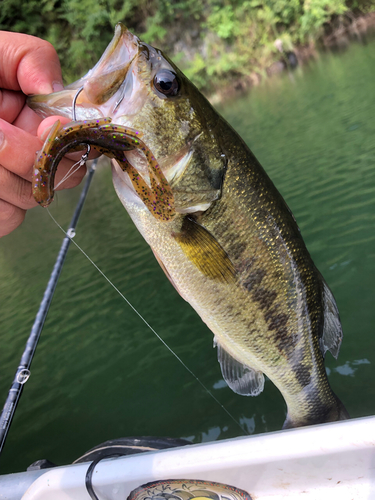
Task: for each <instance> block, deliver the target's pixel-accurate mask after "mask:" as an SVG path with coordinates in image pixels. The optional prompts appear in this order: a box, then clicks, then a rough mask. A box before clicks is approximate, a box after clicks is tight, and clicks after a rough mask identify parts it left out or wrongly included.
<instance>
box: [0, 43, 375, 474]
mask: <svg viewBox="0 0 375 500" xmlns="http://www.w3.org/2000/svg"><path fill="white" fill-rule="evenodd" d="M374 54H375V44H374V43H373V42H372V43H369V44H368V45H366V46H358V45H352V46H350V47H349V49H348V50H347V51H346V52H345V53H344V54H342V55H340V56H334V55H328V54H327V55H323V56H322V57H320V58H319V59H318V60H316V61H314V62H312V63H311V64H309V66H308V67H306V68H304V69H297V71H296V72H295V73H294V78H293V80H291V79H289V78H288V76H287V75H285V76H284V77H280V78H277V79H276V78H274V79H272V80H271V81H268V82H266V83H265V84H264V85H262V86H260V87H258V88H255V89H254V90H253V91H252V92H251V94H249V95H248V96H246V97H243V98H241V99H238V100H237V101H231V103H230V106H228V107H227V108H225V107H224V108H223V109H222V112H223V114H224V116H225V117H226V118H227V120H228V121H229V122H230V123H231V124H232V125H233V126H234V127H235V128H236V129H237V130H238V131H239V133H240V134H241V135H242V137H243V138H244V140H245V141H246V142H247V143H248V144H249V146H250V147H251V148H252V150H253V152H254V153H255V155H256V156H257V157H258V158H259V160H260V161H261V163H262V164H263V166H264V167H265V169H266V170H267V172H268V173H269V175H270V176H271V178H272V180H273V181H274V183H275V184H276V186H277V188H278V189H279V190H280V191H281V193H282V195H283V196H284V198H285V199H286V201H287V203H288V204H289V206H290V207H291V209H292V211H293V212H294V215H295V216H296V219H297V221H298V223H299V226H300V228H301V230H302V234H303V236H304V238H305V241H306V244H307V247H308V249H309V251H310V253H311V254H312V257H313V259H314V261H315V263H316V264H317V266H318V268H319V269H320V271H321V272H322V274H323V275H324V277H325V279H326V280H327V282H328V284H329V286H330V287H331V289H332V290H333V292H334V294H335V297H336V300H337V303H338V306H339V310H340V313H341V318H342V323H343V329H344V342H343V345H342V349H341V353H340V356H339V359H338V361H335V360H334V359H333V358H332V357H330V355H327V359H326V366H327V371H328V373H329V378H330V382H331V384H332V387H333V389H334V391H335V392H336V393H337V394H338V395H339V396H340V398H341V399H342V400H343V402H344V403H345V405H346V406H347V408H348V410H349V412H350V414H351V415H352V416H353V417H356V416H364V415H369V414H374V413H375V384H374V380H373V370H371V365H372V364H373V363H374V362H375V337H374V335H373V325H374V323H375V321H374V319H375V318H374V316H375V309H374V307H373V290H374V282H375V250H374V240H375V231H374V228H375V196H374V195H375V168H374V163H375V141H374V137H375V122H374V119H373V117H374V116H375V98H374V93H373V82H374V80H375V55H374ZM78 196H79V193H78V190H74V191H70V192H65V193H62V194H59V195H58V199H57V201H56V202H55V203H54V205H53V207H52V208H51V211H52V213H53V214H54V216H55V217H56V218H57V219H58V221H59V222H60V224H62V225H63V226H64V227H66V225H67V224H68V222H69V220H70V217H71V214H72V211H73V209H74V206H75V203H76V201H77V198H78ZM61 240H62V234H61V233H60V230H59V229H58V228H57V227H56V226H55V225H54V223H53V221H52V220H51V219H50V217H49V216H48V214H47V213H46V212H45V211H43V210H42V209H40V208H38V209H35V210H32V211H30V213H29V214H28V215H27V218H26V222H25V223H24V224H23V226H22V227H21V228H19V229H18V230H17V231H15V232H14V233H13V234H11V235H10V236H8V237H6V238H4V239H2V240H0V293H1V320H0V321H1V327H0V335H1V349H0V366H1V374H0V397H1V400H2V401H3V400H5V395H6V393H7V390H8V387H9V385H10V382H11V380H12V378H13V375H14V371H15V369H16V366H17V362H18V360H19V357H20V355H21V353H22V350H23V346H24V343H25V340H26V338H27V336H28V333H29V330H30V327H31V325H32V322H33V319H34V316H35V314H36V311H37V309H38V306H39V303H40V300H41V298H42V295H43V291H44V287H45V285H46V283H47V281H48V277H49V274H50V272H51V269H52V266H53V263H54V260H55V256H56V253H57V251H58V249H59V246H60V243H61ZM76 240H77V242H78V244H79V245H81V246H82V248H83V249H84V250H85V251H86V252H87V253H88V254H89V255H90V257H91V258H92V259H93V260H94V261H95V262H96V264H97V265H98V266H99V267H100V268H101V269H102V270H103V272H105V274H106V275H107V276H108V277H109V278H110V279H111V280H112V281H113V282H114V283H115V284H116V286H117V287H118V288H119V289H120V290H121V291H122V292H123V293H124V294H125V296H126V297H127V298H128V299H129V300H130V301H131V302H132V304H133V305H134V306H135V307H136V308H137V309H138V310H139V311H140V313H141V314H142V315H143V316H144V317H145V318H146V319H147V320H148V321H149V322H150V323H151V324H152V326H153V327H154V328H155V330H156V331H157V332H158V333H159V334H160V335H161V336H162V337H163V339H164V340H165V341H166V342H167V343H168V344H169V345H170V347H171V348H172V349H173V350H174V351H175V352H176V353H177V354H178V355H179V356H180V357H181V358H182V359H183V361H184V362H185V363H186V364H187V365H188V366H189V368H190V369H191V370H193V372H194V373H195V374H196V375H197V376H198V377H199V379H200V380H201V381H202V382H203V383H204V384H205V385H206V387H208V389H209V390H211V391H212V392H213V394H214V395H215V397H216V398H217V399H219V400H220V402H221V403H222V404H223V405H224V406H225V407H226V408H228V409H229V410H230V412H231V413H232V414H233V415H234V417H235V418H236V419H237V420H238V421H240V422H241V424H242V425H243V426H244V427H245V428H246V430H247V431H248V432H250V433H260V432H267V431H272V430H277V429H280V428H281V425H282V423H283V421H284V416H285V405H284V401H283V399H282V397H281V395H280V394H279V392H278V391H277V389H276V388H275V387H274V386H273V384H272V383H271V382H269V381H267V382H266V386H265V390H264V392H263V393H262V394H261V395H260V396H258V397H257V398H244V397H241V396H238V395H236V394H234V393H233V392H232V391H231V390H230V389H229V388H228V387H226V386H225V384H224V383H223V381H222V379H221V374H220V368H219V365H218V363H217V361H216V352H215V351H214V350H213V349H212V334H211V332H209V331H208V330H207V328H206V326H205V325H204V324H203V323H202V321H201V320H200V318H199V317H198V316H197V315H196V313H195V312H194V311H193V310H192V309H191V307H190V306H189V305H188V304H187V303H186V302H184V301H183V300H182V299H181V298H180V297H179V296H178V295H177V293H176V292H175V290H174V289H173V287H172V286H171V285H170V284H169V282H168V280H167V279H166V278H165V276H164V274H163V272H162V271H161V269H160V268H159V267H158V264H157V263H156V261H155V259H154V258H153V255H152V252H151V250H150V249H149V248H148V247H147V245H146V244H145V243H144V241H143V240H142V238H141V236H140V235H139V234H138V232H137V230H136V229H135V228H134V226H133V224H132V222H131V221H130V219H129V218H128V216H127V214H126V212H125V211H124V209H123V207H122V205H121V204H120V202H119V200H118V199H117V197H116V195H115V193H114V190H113V187H112V183H111V176H110V170H109V169H108V168H107V167H103V168H102V169H98V171H97V173H96V174H95V177H94V181H93V185H92V188H91V191H90V193H89V197H88V200H87V202H86V206H85V208H84V211H83V213H82V216H81V220H80V222H79V225H78V228H77V236H76ZM31 372H32V376H31V378H30V380H29V381H28V383H27V385H26V388H25V390H24V393H23V396H22V399H21V402H20V405H19V408H18V411H17V413H16V417H15V421H14V423H13V425H12V428H11V431H10V434H9V437H8V441H7V444H6V446H5V450H4V454H3V458H2V467H3V470H2V472H3V473H5V472H15V471H19V470H24V469H25V468H26V467H27V466H28V465H29V464H30V463H31V462H33V461H35V460H37V459H40V458H48V459H50V460H51V461H54V462H55V463H58V464H63V463H69V462H72V461H73V460H74V459H75V458H77V457H78V456H80V455H82V453H84V452H85V451H86V450H88V449H89V448H91V447H93V446H94V445H96V444H98V443H100V442H103V441H105V440H107V439H112V438H117V437H122V436H132V435H133V436H136V435H154V436H171V437H185V438H189V439H191V440H192V441H194V442H201V441H210V440H216V439H224V438H229V437H233V436H237V435H240V430H239V429H238V427H237V425H236V424H235V423H234V422H233V421H232V420H231V419H230V418H229V417H228V415H227V414H226V413H225V412H224V411H223V410H222V408H220V406H218V405H217V404H216V403H215V401H213V400H212V399H211V398H210V397H209V396H208V395H207V393H205V392H204V391H203V389H202V388H201V387H200V386H199V384H198V383H197V382H196V381H195V380H194V379H193V378H192V377H191V375H190V374H189V373H188V372H187V371H186V370H185V369H184V368H183V367H182V366H181V365H180V364H179V363H178V361H177V360H176V359H175V358H174V357H173V356H172V355H171V354H170V353H169V352H168V351H167V350H166V349H165V347H163V346H162V345H161V344H160V342H159V341H158V340H157V339H156V338H155V337H154V336H153V334H152V333H151V332H150V331H149V330H148V329H147V328H146V327H145V326H144V324H143V323H142V322H141V321H140V320H139V318H137V316H136V315H135V314H134V313H133V312H132V311H131V310H130V309H129V307H128V306H127V305H126V304H125V303H124V302H123V300H122V299H121V298H120V297H119V296H118V295H117V294H116V292H115V291H114V290H113V289H112V288H111V287H110V286H109V285H108V284H107V283H106V282H105V280H104V279H103V278H102V277H101V276H100V275H99V274H98V272H97V271H96V270H95V269H94V268H93V267H92V265H91V264H90V263H89V262H88V261H87V260H86V259H85V258H84V256H83V255H82V254H80V253H79V251H78V250H77V249H76V248H75V247H72V248H71V250H70V252H69V255H68V259H67V262H66V265H65V268H64V270H63V272H62V275H61V279H60V283H59V285H58V288H57V291H56V294H55V297H54V299H53V303H52V308H51V311H50V313H49V316H48V318H47V321H46V324H45V328H44V331H43V333H42V337H41V341H40V345H39V347H38V349H37V352H36V356H35V359H34V361H33V364H32V367H31Z"/></svg>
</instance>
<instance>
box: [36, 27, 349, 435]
mask: <svg viewBox="0 0 375 500" xmlns="http://www.w3.org/2000/svg"><path fill="white" fill-rule="evenodd" d="M81 88H82V90H81V91H80V92H79V95H77V92H78V90H79V89H81ZM75 98H76V104H75V112H76V115H77V118H78V119H79V120H100V119H103V118H110V119H111V123H112V124H117V125H119V126H121V127H124V129H126V128H129V129H131V130H132V131H135V130H136V131H140V132H141V133H142V141H143V142H144V144H146V145H147V148H148V150H149V151H152V154H153V155H155V157H156V159H157V162H158V165H159V166H160V169H161V171H162V174H163V176H164V177H165V179H166V181H167V184H166V186H167V188H168V189H170V191H171V193H172V195H173V199H172V197H171V196H169V197H167V199H168V200H169V201H173V207H172V208H170V209H169V212H168V214H169V215H168V217H164V218H160V217H156V216H155V214H154V213H153V211H152V210H151V209H150V206H147V203H146V201H145V198H144V197H143V196H142V195H140V192H139V191H137V189H136V188H135V186H134V182H132V178H131V174H130V173H129V172H130V171H129V168H128V166H127V165H130V166H131V168H134V169H136V171H137V172H138V173H139V174H140V175H141V177H142V179H144V181H145V182H146V184H147V185H148V186H149V188H150V189H153V187H155V185H153V184H152V175H151V170H150V159H149V158H147V157H146V156H145V154H144V152H143V151H142V150H141V149H140V148H137V147H133V146H131V144H130V143H129V137H128V138H127V139H126V140H125V143H124V144H125V145H124V147H123V150H122V151H123V152H122V153H121V155H122V156H121V158H120V157H119V156H118V155H119V154H120V153H118V152H117V153H116V154H112V157H113V158H115V161H114V162H113V181H114V186H115V189H116V192H117V194H118V196H119V198H120V200H121V201H122V203H123V205H124V207H125V208H126V210H127V211H128V213H129V215H130V217H131V218H132V219H133V221H134V223H135V224H136V226H137V228H138V229H139V231H140V232H141V234H142V235H143V237H144V238H145V240H146V241H147V243H148V244H149V245H150V246H151V248H152V250H153V252H154V254H155V257H156V259H157V260H158V262H159V264H160V265H161V267H162V268H163V270H164V271H165V274H166V275H167V277H168V278H169V280H170V281H171V283H172V284H173V285H174V287H175V288H176V290H177V291H178V292H179V293H180V295H181V296H182V297H183V298H184V299H185V300H186V301H188V302H189V303H190V304H191V305H192V307H193V308H194V309H195V310H196V311H197V313H198V314H199V315H200V316H201V318H202V320H203V321H204V322H205V323H206V324H207V325H208V327H209V328H210V329H211V330H212V332H213V334H214V342H215V344H216V346H217V354H218V360H219V363H220V366H221V371H222V374H223V377H224V379H225V380H226V382H227V383H228V385H229V387H231V388H232V389H233V390H234V391H235V392H236V393H238V394H242V395H252V396H256V395H258V394H259V393H260V392H261V391H263V387H264V375H266V376H267V377H269V379H270V380H271V381H272V382H273V383H274V384H275V385H276V386H277V387H278V389H279V390H280V391H281V393H282V395H283V397H284V399H285V401H286V405H287V417H286V421H285V423H284V428H289V427H297V426H303V425H310V424H318V423H322V422H329V421H336V420H342V419H346V418H348V414H347V411H346V410H345V408H344V406H343V405H342V403H341V401H340V400H339V399H338V398H337V397H336V395H335V394H334V393H333V392H332V390H331V388H330V386H329V383H328V379H327V375H326V371H325V367H324V356H325V353H326V351H327V350H329V351H330V352H331V353H332V354H333V356H335V357H337V355H338V352H339V348H340V344H341V340H342V330H341V325H340V319H339V313H338V310H337V306H336V303H335V299H334V297H333V295H332V293H331V291H330V289H329V288H328V286H327V284H326V283H325V281H324V279H323V278H322V276H321V274H320V273H319V271H318V270H317V268H316V267H315V265H314V263H313V261H312V259H311V257H310V254H309V252H308V251H307V249H306V246H305V244H304V241H303V239H302V236H301V233H300V230H299V228H298V226H297V223H296V221H295V219H294V217H293V215H292V213H291V211H290V210H289V208H288V206H287V205H286V203H285V201H284V200H283V198H282V196H281V195H280V193H279V192H278V191H277V189H276V188H275V186H274V185H273V183H272V181H271V180H270V178H269V177H268V175H267V174H266V172H265V171H264V170H263V168H262V166H261V165H260V164H259V162H258V161H257V159H256V158H255V156H254V155H253V154H252V152H251V151H250V150H249V148H248V147H247V146H246V144H245V143H244V142H243V140H242V139H241V138H240V137H239V136H238V135H237V133H236V132H235V131H234V130H233V129H232V128H231V127H230V126H229V125H228V123H227V122H226V121H225V120H224V119H223V118H222V117H221V116H220V115H219V114H218V113H217V112H216V111H215V110H214V109H213V108H212V106H211V105H210V104H209V102H208V101H207V100H206V99H205V98H204V97H203V96H202V95H201V94H200V92H199V91H198V90H197V89H196V88H195V87H194V85H193V84H192V83H191V82H190V81H189V80H188V79H187V78H186V77H185V76H184V75H183V74H182V73H181V71H179V69H178V68H177V67H176V66H175V65H174V64H173V63H172V62H171V61H170V60H169V59H168V58H167V57H166V56H165V55H163V53H162V52H161V51H160V50H158V49H155V48H153V47H151V46H150V45H148V44H146V43H142V42H141V41H140V40H139V39H138V38H137V37H136V36H134V35H132V34H131V33H130V32H129V31H128V30H127V29H126V28H124V26H122V25H121V24H118V25H117V27H116V31H115V36H114V39H113V40H112V42H111V44H110V45H109V46H108V48H107V49H106V51H105V52H104V54H103V56H102V58H101V59H100V61H99V62H98V63H97V65H96V66H95V67H94V68H93V69H92V70H90V71H89V72H88V73H87V75H86V76H84V77H83V78H81V79H80V80H78V81H77V82H75V83H74V84H71V85H69V86H68V87H66V88H65V90H62V91H60V92H57V93H54V94H50V95H47V96H34V97H32V98H30V99H29V105H30V106H31V107H32V108H33V109H34V110H35V111H37V112H38V113H39V114H40V115H42V116H50V115H55V114H58V115H63V116H67V117H69V118H70V117H72V105H73V102H74V99H75ZM71 126H72V128H73V129H74V127H75V125H74V124H71ZM54 134H55V137H56V134H57V138H58V141H60V142H61V143H62V146H63V145H64V144H65V145H66V144H68V143H69V144H73V142H74V141H73V142H69V141H72V139H68V138H66V137H65V136H64V137H65V139H64V137H63V136H59V135H58V131H55V132H54ZM132 134H133V132H132V133H130V138H131V137H133V135H132ZM88 135H89V133H88ZM88 135H87V137H88ZM84 136H85V134H84V133H82V134H81V136H80V140H81V147H82V144H83V143H84ZM101 141H102V142H101V143H100V146H101V148H102V149H101V151H102V152H105V153H106V151H107V152H108V151H111V143H110V137H107V139H106V137H105V134H104V135H103V136H102V137H101ZM78 142H79V141H78ZM120 142H121V141H120ZM76 143H77V140H76V142H75V143H74V144H75V145H76ZM74 144H73V146H74ZM91 144H96V143H95V141H94V140H93V141H92V142H91ZM129 144H130V145H129ZM73 146H72V147H73ZM120 149H121V148H120ZM64 151H65V150H64ZM116 155H117V156H116ZM109 156H111V155H110V154H109ZM122 161H123V164H122V163H121V162H122ZM133 180H134V179H133ZM163 203H164V202H163V201H162V202H161V205H163Z"/></svg>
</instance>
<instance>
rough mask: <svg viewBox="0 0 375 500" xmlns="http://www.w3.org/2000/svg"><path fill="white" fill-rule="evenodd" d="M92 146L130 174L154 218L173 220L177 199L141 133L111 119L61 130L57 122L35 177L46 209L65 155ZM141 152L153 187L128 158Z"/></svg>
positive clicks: (35, 191) (35, 187) (36, 194)
mask: <svg viewBox="0 0 375 500" xmlns="http://www.w3.org/2000/svg"><path fill="white" fill-rule="evenodd" d="M87 145H93V146H95V148H96V149H97V150H98V151H99V152H100V153H102V154H104V155H106V156H108V157H110V158H114V159H115V160H116V161H117V162H118V163H119V165H120V167H121V168H122V169H123V170H124V171H125V172H127V173H128V175H129V177H130V180H131V182H132V184H133V187H134V189H135V191H136V192H137V194H138V196H139V197H140V198H141V200H142V201H143V203H144V204H145V205H146V206H147V208H148V209H149V211H150V212H151V213H152V214H153V216H154V217H155V218H157V219H159V220H164V221H167V220H170V219H171V218H172V217H173V216H174V215H175V209H174V198H173V193H172V190H171V187H170V186H169V184H168V182H167V180H166V178H165V176H164V174H163V172H162V170H161V168H160V166H159V165H158V163H157V161H156V159H155V157H154V155H153V154H152V152H151V151H150V149H149V148H148V147H147V146H146V145H145V143H144V142H143V141H142V140H141V139H140V138H139V132H138V131H136V130H134V129H129V128H126V127H123V126H121V125H115V124H112V123H111V119H110V118H102V119H98V120H86V121H81V122H79V121H77V122H72V123H68V124H67V125H64V126H62V127H61V123H60V122H59V121H57V122H56V123H55V125H54V126H53V127H52V129H51V131H50V133H49V135H48V137H47V139H46V141H45V143H44V145H43V148H42V150H41V151H40V152H39V153H38V156H37V159H36V162H35V168H34V175H33V182H32V186H33V196H34V198H35V200H36V201H37V202H38V203H39V204H40V205H42V206H43V207H47V206H48V205H49V204H50V203H51V202H52V200H53V196H54V185H55V184H54V182H55V174H56V170H57V166H58V164H59V163H60V161H61V159H62V158H63V156H64V155H65V154H66V153H68V152H72V151H81V150H82V149H84V148H85V146H86V147H87ZM134 149H139V150H141V151H142V152H143V154H144V155H145V157H146V159H147V165H148V172H149V176H150V186H149V185H148V184H147V182H146V181H145V180H144V179H143V177H142V176H141V175H140V173H139V172H138V170H137V169H136V168H135V167H133V165H131V164H130V163H129V162H128V160H127V159H126V157H125V151H131V150H134Z"/></svg>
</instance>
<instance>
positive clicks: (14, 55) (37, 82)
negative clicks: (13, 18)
mask: <svg viewBox="0 0 375 500" xmlns="http://www.w3.org/2000/svg"><path fill="white" fill-rule="evenodd" d="M54 87H55V88H54ZM0 88H4V89H9V90H22V92H23V93H24V94H41V93H43V94H49V93H51V92H53V91H54V90H61V88H62V76H61V68H60V62H59V58H58V56H57V53H56V51H55V49H54V47H53V46H52V45H51V44H50V43H49V42H47V41H45V40H41V39H40V38H37V37H34V36H30V35H24V34H21V33H10V32H6V31H0Z"/></svg>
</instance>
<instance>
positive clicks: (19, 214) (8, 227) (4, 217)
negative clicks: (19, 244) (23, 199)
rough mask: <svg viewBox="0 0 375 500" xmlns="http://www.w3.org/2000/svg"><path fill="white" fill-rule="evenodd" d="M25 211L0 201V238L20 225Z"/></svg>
mask: <svg viewBox="0 0 375 500" xmlns="http://www.w3.org/2000/svg"><path fill="white" fill-rule="evenodd" d="M25 214H26V210H22V208H19V207H16V206H14V205H12V204H10V203H8V202H6V201H4V200H1V199H0V238H1V237H2V236H5V235H7V234H9V233H11V232H12V231H13V230H14V229H16V227H18V226H19V225H20V224H22V222H23V220H24V218H25Z"/></svg>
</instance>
